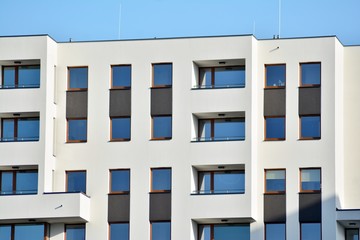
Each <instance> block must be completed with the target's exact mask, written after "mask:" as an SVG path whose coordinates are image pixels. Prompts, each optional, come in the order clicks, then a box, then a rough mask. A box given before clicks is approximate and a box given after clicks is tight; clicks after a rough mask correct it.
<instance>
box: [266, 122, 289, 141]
mask: <svg viewBox="0 0 360 240" xmlns="http://www.w3.org/2000/svg"><path fill="white" fill-rule="evenodd" d="M266 138H267V139H271V138H274V139H277V138H278V139H285V118H284V117H276V118H266Z"/></svg>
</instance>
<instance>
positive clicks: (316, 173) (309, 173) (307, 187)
mask: <svg viewBox="0 0 360 240" xmlns="http://www.w3.org/2000/svg"><path fill="white" fill-rule="evenodd" d="M320 174H321V172H320V169H301V189H302V190H303V191H320V189H321V180H320V178H321V176H320Z"/></svg>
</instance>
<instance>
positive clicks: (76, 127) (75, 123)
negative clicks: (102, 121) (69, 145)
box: [68, 119, 87, 142]
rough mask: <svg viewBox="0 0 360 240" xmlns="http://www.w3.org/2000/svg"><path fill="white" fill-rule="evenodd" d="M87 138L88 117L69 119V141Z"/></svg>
mask: <svg viewBox="0 0 360 240" xmlns="http://www.w3.org/2000/svg"><path fill="white" fill-rule="evenodd" d="M86 140H87V119H68V141H69V142H71V141H73V142H77V141H79V142H85V141H86Z"/></svg>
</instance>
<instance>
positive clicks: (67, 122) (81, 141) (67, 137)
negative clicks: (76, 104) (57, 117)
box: [66, 117, 88, 143]
mask: <svg viewBox="0 0 360 240" xmlns="http://www.w3.org/2000/svg"><path fill="white" fill-rule="evenodd" d="M69 120H86V140H70V139H69ZM87 120H88V118H87V117H86V118H66V143H86V142H87V137H88V126H87V124H88V122H87Z"/></svg>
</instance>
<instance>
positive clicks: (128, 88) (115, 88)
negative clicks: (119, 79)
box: [109, 87, 131, 91]
mask: <svg viewBox="0 0 360 240" xmlns="http://www.w3.org/2000/svg"><path fill="white" fill-rule="evenodd" d="M130 89H131V87H112V88H110V89H109V90H110V91H111V90H130Z"/></svg>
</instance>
